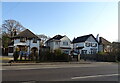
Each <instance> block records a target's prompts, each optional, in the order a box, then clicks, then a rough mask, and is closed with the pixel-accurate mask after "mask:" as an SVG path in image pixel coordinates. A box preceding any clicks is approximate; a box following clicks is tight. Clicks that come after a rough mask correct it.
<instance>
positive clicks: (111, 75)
mask: <svg viewBox="0 0 120 83" xmlns="http://www.w3.org/2000/svg"><path fill="white" fill-rule="evenodd" d="M117 75H118V74H108V75H94V76H83V77H72V78H71V79H84V78H95V77H105V76H117Z"/></svg>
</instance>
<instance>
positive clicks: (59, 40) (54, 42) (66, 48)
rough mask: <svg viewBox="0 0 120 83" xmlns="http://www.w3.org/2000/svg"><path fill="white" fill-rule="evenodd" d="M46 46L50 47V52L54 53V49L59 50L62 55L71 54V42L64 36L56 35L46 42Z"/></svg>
mask: <svg viewBox="0 0 120 83" xmlns="http://www.w3.org/2000/svg"><path fill="white" fill-rule="evenodd" d="M46 46H49V47H50V51H52V52H54V50H56V49H61V50H62V51H63V52H64V53H67V54H70V52H71V41H70V39H69V38H68V37H67V36H66V35H64V36H61V35H56V36H54V37H53V38H50V39H49V40H48V41H46Z"/></svg>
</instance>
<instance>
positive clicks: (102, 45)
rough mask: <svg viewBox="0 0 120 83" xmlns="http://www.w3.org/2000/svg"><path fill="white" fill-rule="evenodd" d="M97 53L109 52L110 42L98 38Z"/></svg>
mask: <svg viewBox="0 0 120 83" xmlns="http://www.w3.org/2000/svg"><path fill="white" fill-rule="evenodd" d="M98 51H99V52H111V42H109V41H108V40H106V39H105V38H103V37H99V47H98Z"/></svg>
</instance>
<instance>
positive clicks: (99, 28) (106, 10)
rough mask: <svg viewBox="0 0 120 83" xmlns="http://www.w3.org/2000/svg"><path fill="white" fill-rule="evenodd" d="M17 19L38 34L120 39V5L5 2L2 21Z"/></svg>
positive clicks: (113, 3)
mask: <svg viewBox="0 0 120 83" xmlns="http://www.w3.org/2000/svg"><path fill="white" fill-rule="evenodd" d="M8 19H14V20H16V21H18V22H20V23H21V24H22V25H23V26H24V27H25V28H28V29H30V30H31V31H32V32H34V33H35V34H45V35H47V36H50V37H53V36H55V35H58V34H60V35H66V36H68V37H69V38H70V39H71V40H72V39H73V38H74V37H79V36H83V35H88V34H93V35H94V36H95V37H96V36H97V34H99V36H100V37H103V38H105V39H107V40H108V41H110V42H113V41H117V40H118V3H117V2H2V21H4V20H8Z"/></svg>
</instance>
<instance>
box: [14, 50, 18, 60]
mask: <svg viewBox="0 0 120 83" xmlns="http://www.w3.org/2000/svg"><path fill="white" fill-rule="evenodd" d="M13 57H14V61H17V59H18V57H19V52H18V51H15V52H14V53H13Z"/></svg>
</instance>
